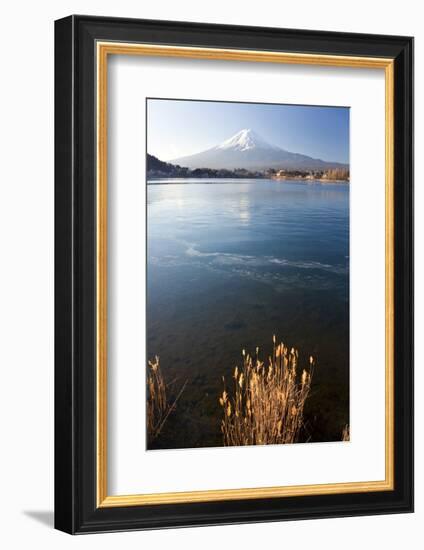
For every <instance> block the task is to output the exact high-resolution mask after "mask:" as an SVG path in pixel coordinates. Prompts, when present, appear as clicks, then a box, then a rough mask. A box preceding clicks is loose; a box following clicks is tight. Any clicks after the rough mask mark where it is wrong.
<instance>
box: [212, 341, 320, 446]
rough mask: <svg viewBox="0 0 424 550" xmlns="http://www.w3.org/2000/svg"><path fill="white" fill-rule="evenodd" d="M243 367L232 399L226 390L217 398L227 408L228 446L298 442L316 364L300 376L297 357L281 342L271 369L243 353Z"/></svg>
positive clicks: (236, 375) (237, 371) (224, 424)
mask: <svg viewBox="0 0 424 550" xmlns="http://www.w3.org/2000/svg"><path fill="white" fill-rule="evenodd" d="M242 355H243V366H242V368H241V369H239V368H238V367H236V368H235V370H234V373H233V379H234V394H233V396H230V395H229V394H228V392H227V390H226V388H225V379H224V378H223V382H224V391H223V392H222V395H221V396H220V398H219V403H220V405H221V406H222V409H223V420H222V422H221V431H222V434H223V441H224V445H228V446H230V445H237V446H238V445H266V444H277V443H294V442H295V441H297V439H298V436H299V432H300V429H301V428H302V426H303V409H304V405H305V401H306V399H307V397H308V394H309V390H310V387H311V379H312V369H313V365H314V359H313V358H312V357H310V358H309V366H308V367H307V369H303V370H302V373H301V374H300V373H299V374H300V376H298V373H297V370H298V358H299V354H298V352H297V350H295V349H294V348H291V349H290V350H289V348H288V347H287V346H285V345H284V344H283V343H280V344H278V345H276V338H275V335H274V336H273V352H272V357H269V363H268V366H266V365H265V364H264V362H262V361H261V360H260V359H259V348H256V354H255V356H254V357H252V356H250V355H248V354H246V352H245V350H243V352H242Z"/></svg>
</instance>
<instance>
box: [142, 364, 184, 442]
mask: <svg viewBox="0 0 424 550" xmlns="http://www.w3.org/2000/svg"><path fill="white" fill-rule="evenodd" d="M186 383H187V382H185V383H184V385H183V387H182V388H181V390H180V391H179V393H178V395H177V397H176V398H175V399H174V400H173V401H172V402H171V401H170V400H169V396H168V391H167V388H168V386H169V385H167V384H166V383H165V379H164V376H163V374H162V370H161V368H160V361H159V357H158V356H157V355H156V356H155V358H154V360H153V361H148V374H147V435H148V438H149V441H153V440H155V439H156V438H157V437H158V436H159V435H160V433H161V431H162V428H163V427H164V425H165V422H166V420H167V419H168V417H169V415H170V414H171V412H172V411H174V410H175V408H176V405H177V401H178V399H179V398H180V396H181V394H182V393H183V391H184V388H185V386H186Z"/></svg>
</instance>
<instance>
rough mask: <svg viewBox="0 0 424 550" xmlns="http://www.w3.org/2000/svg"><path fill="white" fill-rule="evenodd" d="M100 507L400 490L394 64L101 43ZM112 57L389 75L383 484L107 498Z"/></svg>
mask: <svg viewBox="0 0 424 550" xmlns="http://www.w3.org/2000/svg"><path fill="white" fill-rule="evenodd" d="M96 48H97V50H96V53H97V92H96V93H97V181H96V185H97V228H96V229H97V258H96V262H97V308H96V310H97V341H96V359H97V426H96V427H97V452H96V457H97V506H98V507H99V508H105V507H119V506H142V505H148V504H175V503H189V502H211V501H220V500H240V499H255V498H276V497H289V496H306V495H325V494H327V495H328V494H341V493H365V492H371V491H390V490H393V489H394V401H393V400H394V364H393V360H394V356H393V353H394V123H393V120H394V61H393V59H389V58H372V57H354V56H336V55H318V54H317V55H315V54H302V53H284V52H266V51H253V50H235V49H234V50H233V49H218V48H193V47H182V46H181V47H180V46H178V47H176V46H161V45H152V44H132V43H123V42H101V41H99V42H97V44H96ZM109 55H143V56H154V57H182V58H192V59H219V60H227V61H244V62H261V63H284V64H299V65H318V66H332V67H356V68H368V69H384V71H385V125H386V144H385V147H386V160H385V172H386V175H385V177H386V194H385V197H386V198H385V201H386V203H385V215H386V244H385V257H386V259H385V270H386V294H385V299H386V315H385V323H386V349H385V351H386V379H385V401H386V414H385V420H386V433H385V474H386V475H385V479H384V480H381V481H359V482H350V483H328V484H315V485H296V486H282V487H256V488H250V489H225V490H207V491H189V492H188V491H187V492H178V493H150V494H134V495H118V496H109V495H108V494H107V60H108V56H109Z"/></svg>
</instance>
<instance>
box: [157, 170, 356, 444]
mask: <svg viewBox="0 0 424 550" xmlns="http://www.w3.org/2000/svg"><path fill="white" fill-rule="evenodd" d="M147 203H148V226H147V233H148V243H147V244H148V262H147V281H148V282H147V286H148V300H147V301H148V303H147V352H148V356H149V357H153V356H154V355H159V356H160V360H161V366H162V369H163V372H164V374H165V376H166V377H167V379H168V380H176V386H178V384H183V383H184V382H185V380H187V381H188V383H187V386H186V389H185V391H184V393H183V395H182V396H181V398H180V400H179V402H178V407H177V410H176V412H175V413H174V414H173V415H172V417H170V418H169V420H168V422H167V425H166V429H165V430H164V432H163V434H162V436H161V438H160V440H158V441H157V442H156V443H155V448H157V447H159V448H167V447H168V448H179V447H203V446H215V445H221V444H222V441H221V434H220V431H219V424H220V418H221V410H220V407H219V404H218V395H219V393H220V391H221V388H222V379H221V377H222V376H223V375H225V376H226V377H229V376H231V372H232V371H233V369H234V366H235V365H236V364H239V365H240V363H241V360H240V358H241V350H242V349H246V350H247V351H249V350H250V351H252V352H253V351H254V350H255V348H256V346H259V348H260V350H261V354H262V356H263V357H266V356H267V355H268V354H269V353H270V351H271V349H272V335H273V334H276V335H277V338H279V339H282V340H283V341H284V342H285V343H287V344H288V345H289V346H294V347H295V348H297V349H299V353H300V358H301V361H306V360H307V357H309V355H313V356H314V357H316V359H317V366H316V368H315V372H314V378H313V386H312V390H311V396H310V397H309V399H308V403H307V409H306V420H307V423H306V429H305V432H304V434H303V440H304V441H330V440H339V439H340V436H341V430H342V428H343V426H344V424H346V423H348V421H349V186H348V185H347V184H320V183H317V182H315V183H304V182H291V181H276V180H263V179H261V180H204V179H203V180H155V181H152V182H149V185H148V186H147Z"/></svg>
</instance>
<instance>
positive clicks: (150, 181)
mask: <svg viewBox="0 0 424 550" xmlns="http://www.w3.org/2000/svg"><path fill="white" fill-rule="evenodd" d="M208 181H212V182H213V183H221V184H225V183H236V182H240V183H243V182H246V181H250V182H251V181H255V182H257V183H258V184H259V183H260V182H263V181H276V182H281V183H283V182H288V183H306V184H309V185H317V184H320V185H322V184H324V185H325V184H337V185H341V184H346V185H348V184H349V183H350V181H349V180H331V179H327V178H322V179H319V178H314V179H311V178H301V177H298V178H288V177H285V178H283V177H268V178H267V177H260V178H259V177H257V178H249V177H245V178H241V177H239V178H219V177H205V176H204V177H192V178H178V177H177V178H172V177H149V176H148V177H147V185H172V184H181V183H184V182H186V183H187V185H193V184H197V183H199V184H201V183H207V182H208Z"/></svg>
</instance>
